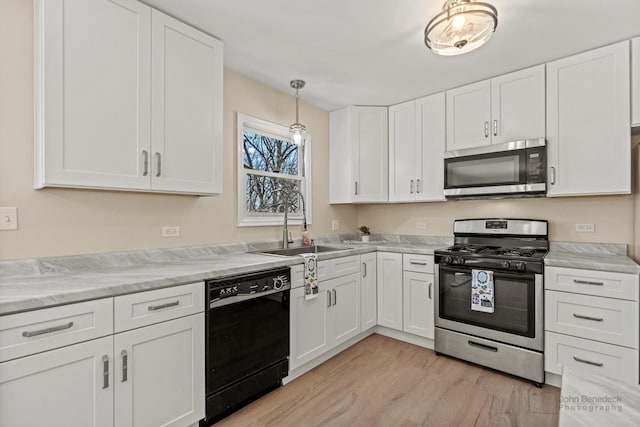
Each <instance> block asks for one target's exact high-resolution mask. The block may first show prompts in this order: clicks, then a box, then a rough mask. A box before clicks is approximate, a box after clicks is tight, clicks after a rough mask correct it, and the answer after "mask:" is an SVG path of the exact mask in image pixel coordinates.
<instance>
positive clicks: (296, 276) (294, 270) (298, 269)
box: [291, 265, 304, 289]
mask: <svg viewBox="0 0 640 427" xmlns="http://www.w3.org/2000/svg"><path fill="white" fill-rule="evenodd" d="M300 286H304V265H293V266H291V289H294V288H299V287H300Z"/></svg>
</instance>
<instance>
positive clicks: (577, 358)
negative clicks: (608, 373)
mask: <svg viewBox="0 0 640 427" xmlns="http://www.w3.org/2000/svg"><path fill="white" fill-rule="evenodd" d="M573 360H575V361H576V362H580V363H586V364H587V365H592V366H597V367H602V366H604V363H602V362H592V361H590V360H586V359H580V358H579V357H576V356H573Z"/></svg>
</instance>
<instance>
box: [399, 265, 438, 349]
mask: <svg viewBox="0 0 640 427" xmlns="http://www.w3.org/2000/svg"><path fill="white" fill-rule="evenodd" d="M402 258H403V274H402V288H403V289H402V294H403V330H404V331H405V332H408V333H411V334H414V335H420V336H422V337H425V338H431V339H433V337H434V332H435V330H434V319H433V315H434V305H433V304H434V296H433V292H434V289H435V288H434V276H433V256H432V255H414V254H404V255H403V256H402Z"/></svg>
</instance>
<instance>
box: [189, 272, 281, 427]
mask: <svg viewBox="0 0 640 427" xmlns="http://www.w3.org/2000/svg"><path fill="white" fill-rule="evenodd" d="M206 289H207V304H208V307H209V309H208V310H207V313H206V316H205V317H206V347H205V348H206V356H205V357H206V418H205V419H204V420H203V421H202V422H201V423H200V425H201V426H208V425H211V424H213V423H214V422H216V421H218V420H220V419H221V418H223V417H225V416H226V415H228V414H230V413H231V412H233V411H235V410H236V409H238V408H240V407H242V406H244V405H245V404H247V403H249V402H251V401H252V400H254V399H256V398H258V397H260V396H262V395H264V394H265V393H267V392H269V391H271V390H273V389H275V388H277V387H279V386H280V385H282V378H284V377H286V376H287V375H288V373H289V293H290V289H291V274H290V270H289V268H281V269H276V270H269V271H262V272H258V273H253V274H248V275H242V276H235V277H226V278H221V279H215V280H209V281H207V282H206Z"/></svg>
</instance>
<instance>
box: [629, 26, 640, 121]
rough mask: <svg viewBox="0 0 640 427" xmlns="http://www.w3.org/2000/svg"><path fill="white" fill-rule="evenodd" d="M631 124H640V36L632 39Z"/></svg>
mask: <svg viewBox="0 0 640 427" xmlns="http://www.w3.org/2000/svg"><path fill="white" fill-rule="evenodd" d="M631 124H632V125H633V126H640V37H637V38H635V39H633V40H631Z"/></svg>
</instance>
